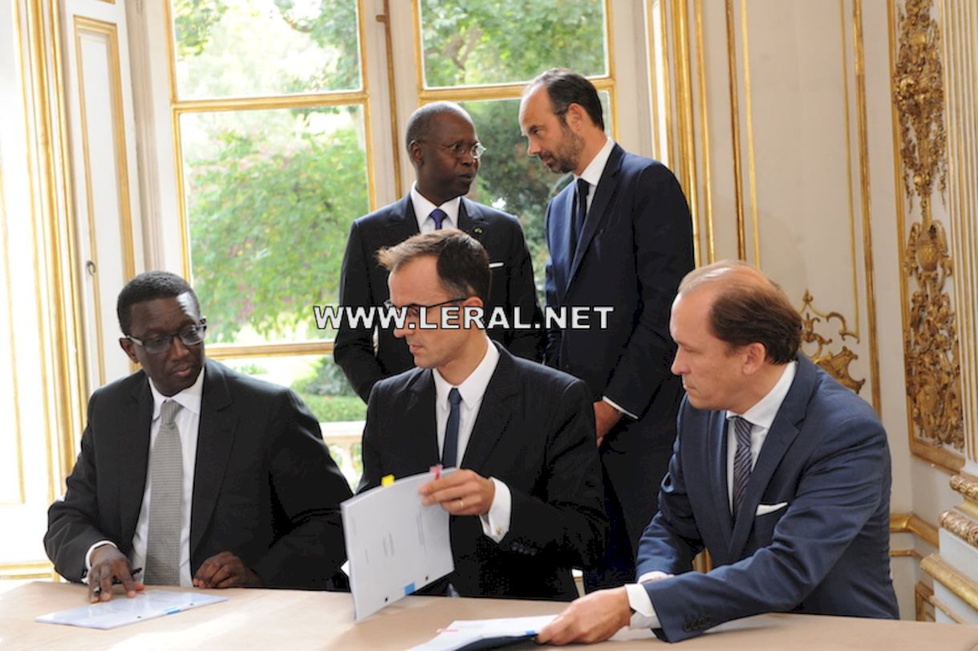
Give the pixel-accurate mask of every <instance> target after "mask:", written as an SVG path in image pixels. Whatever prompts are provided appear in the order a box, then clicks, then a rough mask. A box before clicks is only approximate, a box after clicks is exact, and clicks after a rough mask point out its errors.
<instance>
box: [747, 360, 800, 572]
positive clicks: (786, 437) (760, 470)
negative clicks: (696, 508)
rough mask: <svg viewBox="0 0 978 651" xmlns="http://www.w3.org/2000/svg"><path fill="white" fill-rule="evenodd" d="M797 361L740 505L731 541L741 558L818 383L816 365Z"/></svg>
mask: <svg viewBox="0 0 978 651" xmlns="http://www.w3.org/2000/svg"><path fill="white" fill-rule="evenodd" d="M797 361H798V368H797V370H796V372H795V378H794V380H793V381H792V383H791V388H790V389H788V394H787V395H786V396H785V398H784V402H782V403H781V408H780V409H778V413H777V415H776V416H775V417H774V422H773V423H771V429H770V430H769V431H768V433H767V437H766V438H765V439H764V446H763V447H762V448H761V452H760V454H758V455H757V463H755V464H754V469H753V470H751V473H750V480H749V481H748V482H747V492H746V493H744V501H743V503H742V504H741V505H740V513H739V514H738V515H739V517H738V518H737V520H736V524H735V526H734V532H733V538H732V540H731V543H730V547H731V554H733V557H734V558H738V557H739V554H740V552H741V551H742V550H743V548H744V545H745V544H746V542H747V537H748V536H749V535H750V530H751V527H752V525H753V523H754V513H756V512H757V506H758V504H760V503H761V498H762V497H763V496H764V491H765V489H767V486H768V484H769V483H770V482H771V477H773V476H774V472H775V471H776V470H777V469H778V466H779V465H781V460H782V459H783V458H784V455H785V453H786V452H787V451H788V448H790V447H791V443H792V442H793V441H794V440H795V437H796V436H798V430H799V426H800V423H801V421H802V420H804V418H805V408H806V405H807V404H808V400H809V397H810V396H811V393H812V389H813V386H814V383H815V370H814V369H815V367H814V365H813V364H812V363H811V362H809V361H808V359H807V358H803V357H802V356H801V355H799V356H798V358H797Z"/></svg>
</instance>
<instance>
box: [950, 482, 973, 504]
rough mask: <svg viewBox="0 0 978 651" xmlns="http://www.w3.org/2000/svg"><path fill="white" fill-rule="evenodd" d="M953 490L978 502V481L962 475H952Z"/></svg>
mask: <svg viewBox="0 0 978 651" xmlns="http://www.w3.org/2000/svg"><path fill="white" fill-rule="evenodd" d="M951 490H953V491H954V492H956V493H960V494H961V495H963V496H964V498H965V499H967V500H969V501H972V502H978V481H975V480H974V479H969V478H967V477H963V476H961V475H955V476H954V477H951Z"/></svg>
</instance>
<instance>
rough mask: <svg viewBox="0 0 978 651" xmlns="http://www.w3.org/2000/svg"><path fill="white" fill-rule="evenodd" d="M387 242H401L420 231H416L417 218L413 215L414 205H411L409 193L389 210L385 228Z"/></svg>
mask: <svg viewBox="0 0 978 651" xmlns="http://www.w3.org/2000/svg"><path fill="white" fill-rule="evenodd" d="M385 231H386V232H387V237H386V238H385V241H387V242H403V241H404V240H406V239H408V238H409V237H411V236H412V235H417V234H418V233H420V232H421V231H420V230H419V229H418V218H417V216H416V215H415V214H414V204H413V203H411V195H410V193H409V194H408V195H407V196H406V197H404V198H403V199H401V200H400V201H398V202H397V203H396V204H395V205H394V209H393V210H391V212H390V215H389V219H388V220H387V224H386V227H385Z"/></svg>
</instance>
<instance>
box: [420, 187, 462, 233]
mask: <svg viewBox="0 0 978 651" xmlns="http://www.w3.org/2000/svg"><path fill="white" fill-rule="evenodd" d="M461 203H462V197H455V198H454V199H449V200H448V201H446V202H445V203H443V204H442V205H440V206H436V205H435V204H433V203H431V202H430V201H428V200H427V199H425V198H424V197H423V196H422V195H421V193H420V192H418V184H417V182H415V183H413V184H412V185H411V205H412V206H414V216H415V217H416V218H417V220H418V230H419V231H420V230H421V227H422V226H423V225H424V223H425V221H426V220H427V219H428V215H430V214H431V211H432V210H434V209H435V208H441V209H442V210H444V211H445V214H446V215H448V218H449V219H450V220H451V222H452V226H453V227H454V228H458V207H459V205H460V204H461Z"/></svg>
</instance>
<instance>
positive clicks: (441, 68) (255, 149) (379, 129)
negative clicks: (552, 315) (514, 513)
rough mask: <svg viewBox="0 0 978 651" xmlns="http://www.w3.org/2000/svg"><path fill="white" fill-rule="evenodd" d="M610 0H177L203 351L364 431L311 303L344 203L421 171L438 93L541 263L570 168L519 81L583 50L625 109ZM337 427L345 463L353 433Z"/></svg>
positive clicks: (180, 124) (173, 56) (353, 457)
mask: <svg viewBox="0 0 978 651" xmlns="http://www.w3.org/2000/svg"><path fill="white" fill-rule="evenodd" d="M373 5H377V6H378V7H381V6H388V7H389V10H390V14H389V15H388V16H386V18H385V19H381V18H384V17H377V16H376V13H377V12H376V11H374V10H373ZM612 6H614V7H619V8H627V11H634V9H632V8H631V7H632V6H633V3H630V2H628V1H625V0H623V1H619V0H615V1H614V2H612V0H531V1H527V0H466V1H462V0H410V1H409V0H391V2H389V3H385V2H381V1H380V0H169V5H168V9H169V17H170V21H169V32H168V34H169V38H170V40H169V54H170V65H169V69H170V80H171V81H170V83H171V86H172V87H171V106H170V108H171V112H172V115H173V132H174V139H175V151H176V152H177V155H176V161H175V163H176V168H177V169H176V173H175V180H176V182H177V186H178V188H179V192H178V194H179V196H180V205H179V209H180V219H179V220H178V221H179V222H180V227H179V230H180V233H179V240H180V241H182V242H183V245H184V246H183V249H184V251H185V253H184V266H185V269H186V270H187V271H188V272H189V273H191V274H192V277H193V280H194V284H195V287H196V288H197V291H198V293H199V295H200V299H201V303H202V311H203V312H204V314H205V315H206V316H207V317H208V323H209V325H210V329H209V330H208V337H209V344H208V352H209V354H210V355H211V356H212V357H216V358H219V359H222V360H223V361H224V362H225V363H227V364H229V365H231V366H232V367H234V368H237V369H238V370H241V371H243V372H246V373H249V374H254V375H258V376H262V377H265V378H267V379H270V380H272V381H275V382H279V383H282V384H285V385H288V386H291V387H293V388H294V389H295V390H296V391H297V392H299V393H300V395H302V397H303V399H304V400H305V401H306V402H307V404H309V406H310V408H311V409H312V410H313V412H314V413H315V414H316V415H317V417H318V418H319V419H320V420H321V421H322V422H323V423H326V424H327V426H326V427H325V428H324V433H325V434H326V436H327V439H328V440H330V441H331V442H334V443H336V442H337V441H339V440H340V439H343V438H344V437H349V436H352V437H353V439H354V441H358V440H359V428H358V426H357V425H356V424H355V423H356V422H357V421H361V420H362V419H363V416H364V413H365V406H364V405H363V404H362V402H361V401H360V400H359V398H357V397H356V396H355V394H354V393H353V392H352V390H351V389H350V388H349V387H348V385H347V383H346V380H345V378H344V377H343V375H342V373H341V372H340V371H339V369H338V367H336V366H335V365H334V364H333V361H332V356H331V351H332V348H331V339H332V337H333V334H334V333H333V332H330V331H321V330H317V329H316V324H315V319H314V316H313V306H314V305H327V304H335V303H336V302H337V298H338V297H337V286H338V282H339V273H340V264H341V261H342V256H343V251H344V248H345V244H346V237H347V234H348V231H349V226H350V223H351V222H352V220H353V219H355V218H356V217H358V216H360V215H363V214H365V213H367V212H368V211H369V210H370V209H372V208H376V207H378V206H379V205H383V204H386V203H388V202H390V201H393V200H395V199H397V198H399V196H401V195H403V194H404V193H405V192H406V191H407V189H408V188H409V187H410V184H411V183H412V182H413V173H412V170H411V169H410V166H409V165H408V163H407V160H406V156H404V154H403V144H402V142H401V140H402V138H403V129H404V125H405V124H406V121H407V117H408V116H409V115H410V114H411V112H412V111H413V110H414V109H415V108H417V107H418V106H419V105H421V104H424V103H427V102H431V101H437V100H453V101H458V102H460V103H461V104H462V105H463V106H465V108H466V109H467V110H468V111H469V112H470V113H471V114H472V116H473V119H474V120H475V123H476V127H477V131H478V133H479V137H480V139H481V140H482V142H483V143H484V144H485V145H486V146H487V147H488V151H487V153H486V154H485V156H484V158H483V159H482V166H481V170H480V176H479V181H478V183H477V184H476V185H475V186H474V187H473V190H472V196H471V198H473V199H475V200H477V201H481V202H483V203H487V204H490V205H493V206H495V207H497V208H500V209H502V210H506V211H507V212H511V213H513V214H516V215H517V216H518V217H519V218H520V219H521V221H522V223H523V226H524V229H525V232H526V236H527V240H528V242H529V244H530V247H531V250H532V253H533V256H534V264H535V267H536V272H537V277H538V279H542V275H543V268H544V263H545V261H546V256H547V253H546V247H545V244H544V243H543V215H544V211H545V208H546V204H547V202H548V200H549V199H550V198H551V197H552V196H553V194H554V193H555V192H556V191H557V190H559V189H560V187H562V185H563V183H565V182H566V180H567V179H564V178H560V177H558V176H555V175H553V174H551V173H550V172H549V171H548V170H547V169H546V168H545V167H544V166H543V165H542V164H540V163H539V162H538V161H536V160H534V159H530V158H529V157H528V156H527V155H526V144H525V140H524V139H523V138H522V137H521V136H520V129H519V124H518V120H517V114H518V107H519V97H520V92H521V91H522V88H523V86H524V85H525V83H526V82H527V81H528V80H529V79H531V78H532V77H534V76H535V75H536V74H538V73H539V72H541V71H543V70H545V69H547V68H550V67H553V66H564V67H568V68H572V69H574V70H577V71H579V72H582V73H584V74H586V75H587V76H589V77H590V78H591V79H593V80H594V82H595V84H596V85H597V86H598V87H599V89H600V90H601V93H602V97H603V100H604V102H605V109H606V111H608V118H609V119H608V120H607V122H608V124H609V126H611V125H615V124H617V121H616V118H615V114H614V113H613V111H614V110H615V103H616V83H617V80H616V77H615V70H614V67H613V64H612V61H613V60H614V58H613V56H612V54H611V53H612V51H613V42H612V40H611V39H610V37H609V34H610V33H611V31H612V30H611V27H610V24H611V22H612V21H611V7H612ZM622 10H624V9H622ZM625 20H626V22H627V21H628V18H627V17H626V18H625ZM641 113H642V111H639V114H641ZM541 284H542V283H541ZM350 423H353V424H350ZM337 445H338V447H336V448H334V451H339V450H340V448H342V453H341V454H340V456H342V457H344V458H345V459H347V460H348V461H349V463H350V464H352V466H351V467H349V468H346V469H345V470H346V471H347V474H348V476H350V477H351V479H352V478H353V477H355V476H356V474H357V473H358V472H359V467H358V463H359V449H358V448H357V445H356V443H354V444H350V445H346V446H342V445H339V444H337Z"/></svg>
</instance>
